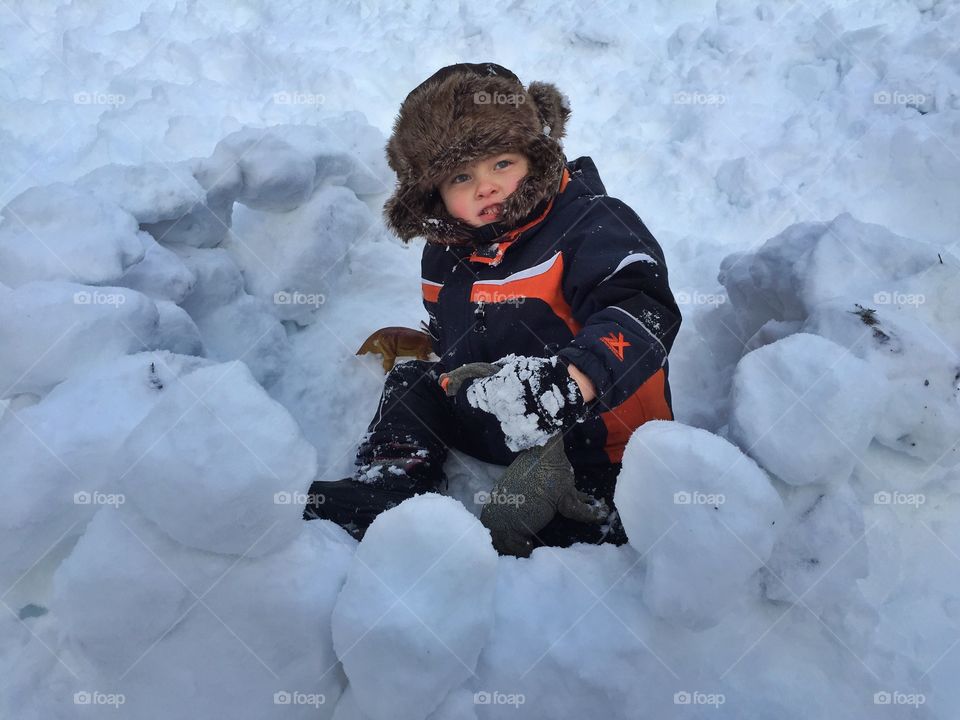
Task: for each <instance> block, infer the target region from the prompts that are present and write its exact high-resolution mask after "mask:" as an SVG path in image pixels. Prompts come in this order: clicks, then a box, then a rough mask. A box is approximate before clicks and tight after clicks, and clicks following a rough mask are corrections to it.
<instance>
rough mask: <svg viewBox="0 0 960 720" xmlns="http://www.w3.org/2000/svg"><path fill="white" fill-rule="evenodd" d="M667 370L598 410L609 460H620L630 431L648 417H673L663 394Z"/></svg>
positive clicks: (660, 371) (649, 418)
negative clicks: (620, 401) (609, 406)
mask: <svg viewBox="0 0 960 720" xmlns="http://www.w3.org/2000/svg"><path fill="white" fill-rule="evenodd" d="M665 382H666V373H664V371H663V368H661V369H659V370H657V372H655V373H654V374H653V375H652V376H651V377H650V379H649V380H647V381H646V382H645V383H644V384H643V385H641V386H640V387H639V388H637V391H636V392H635V393H634V394H633V395H631V396H630V397H628V398H627V399H626V400H624V401H623V402H622V403H620V404H619V405H617V406H616V407H615V408H613V409H612V410H608V411H607V412H603V413H600V417H601V419H602V420H603V424H604V425H606V426H607V443H606V445H604V446H603V449H604V451H605V452H606V453H607V457H608V458H610V462H612V463H618V462H620V461H621V460H622V459H623V449H624V448H625V447H626V445H627V441H628V440H629V439H630V436H631V435H632V434H633V431H634V430H636V429H637V428H638V427H640V426H641V425H643V424H644V423H645V422H647V421H648V420H673V413H672V412H671V411H670V406H669V405H667V398H666V395H665V394H664V385H665Z"/></svg>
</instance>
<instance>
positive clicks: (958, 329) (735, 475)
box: [0, 0, 960, 720]
mask: <svg viewBox="0 0 960 720" xmlns="http://www.w3.org/2000/svg"><path fill="white" fill-rule="evenodd" d="M224 7H225V6H224ZM9 10H10V12H7V13H5V14H0V44H2V46H3V47H4V50H5V51H6V52H5V53H4V57H3V60H2V61H0V97H2V99H3V102H4V107H5V108H9V110H10V111H9V112H6V113H4V114H3V116H2V117H0V136H2V140H3V147H4V149H5V153H6V154H5V162H4V163H3V164H2V166H0V192H2V195H0V467H2V472H0V488H2V490H3V494H4V507H3V509H2V510H0V561H2V562H0V565H2V570H0V579H2V581H3V583H4V585H3V589H2V591H0V598H2V601H3V603H4V605H5V608H6V609H7V610H8V612H6V613H0V638H2V642H0V678H2V680H0V688H2V691H0V708H2V710H0V714H3V715H4V716H10V717H17V718H31V719H36V720H41V719H42V720H49V719H51V718H64V719H66V718H77V717H103V716H104V713H105V712H106V714H108V715H109V714H110V713H114V714H116V715H117V716H118V717H120V716H123V717H130V718H136V719H137V720H139V719H141V718H152V717H155V716H156V715H157V708H163V711H162V712H163V713H164V714H165V715H167V716H172V717H219V716H228V717H232V718H237V719H238V720H239V719H243V718H258V719H259V718H274V717H275V718H289V717H303V718H307V717H310V718H317V717H320V718H331V717H336V718H338V719H339V720H365V719H366V718H372V717H383V716H386V715H390V716H398V717H399V716H402V715H403V716H409V717H424V718H426V717H429V718H431V720H447V719H448V718H449V719H450V720H453V719H454V718H457V719H459V718H488V717H521V716H522V717H531V718H558V717H601V718H630V717H633V716H634V715H635V714H636V708H638V707H642V708H644V712H645V713H646V714H648V715H649V716H650V717H665V718H672V717H681V716H684V717H686V716H690V717H729V718H734V717H736V718H740V717H777V718H784V719H787V718H806V717H839V716H843V717H851V718H873V717H877V716H878V715H884V716H889V717H904V718H906V717H931V718H941V717H943V718H946V717H952V715H953V713H954V709H955V708H956V707H957V706H958V704H960V691H958V690H956V689H955V688H956V683H955V677H956V675H957V672H960V650H957V638H958V637H960V613H958V611H957V606H956V600H955V599H956V598H957V597H960V580H958V578H960V576H958V574H957V572H956V563H957V562H958V560H957V557H958V555H960V521H958V518H960V507H958V495H957V492H956V489H957V487H958V480H960V475H958V465H957V461H958V459H960V458H958V447H957V436H958V433H957V428H958V427H960V400H958V394H960V388H958V382H960V381H958V377H960V360H958V355H960V283H958V282H957V277H958V275H960V272H958V271H960V261H958V259H957V252H956V250H957V245H956V242H957V240H956V231H955V228H956V227H957V225H958V221H960V210H958V208H960V205H958V204H957V203H956V202H954V201H953V200H954V198H955V196H956V195H957V191H958V189H960V185H958V178H960V160H958V158H960V150H958V149H957V148H958V147H960V143H958V138H960V132H958V128H960V125H958V123H957V113H958V111H960V103H958V98H957V95H956V91H955V88H956V87H957V75H958V66H957V63H956V62H955V56H956V50H955V48H954V47H953V46H954V43H955V39H956V37H957V35H958V33H960V13H958V11H957V8H956V7H954V6H953V5H951V4H949V3H943V2H927V1H924V2H892V1H889V2H880V3H873V4H863V3H859V4H857V3H855V4H849V5H845V6H843V7H838V6H836V4H834V5H829V4H827V3H824V2H813V3H810V4H807V3H804V4H802V5H799V6H798V5H794V6H789V7H787V6H783V7H781V6H779V5H776V4H773V5H770V4H760V5H757V4H756V3H740V2H730V1H726V0H725V1H723V2H720V3H714V2H707V3H680V4H678V3H668V2H660V1H659V0H658V2H654V3H650V4H645V5H643V6H640V5H637V6H636V7H629V8H624V7H621V6H616V5H609V6H606V7H599V8H598V7H595V6H581V5H576V4H567V5H564V4H560V5H553V6H550V7H549V8H547V7H546V6H545V7H544V8H543V9H539V8H521V9H520V11H518V10H517V8H507V7H504V6H503V4H500V3H494V4H492V5H482V4H472V5H468V6H459V5H451V6H436V5H432V4H422V3H413V4H410V5H409V6H404V7H402V8H401V7H399V6H398V7H395V8H390V7H375V6H372V5H370V4H366V3H360V4H359V5H357V4H353V5H351V4H349V3H348V4H346V5H344V6H342V7H338V8H336V9H335V10H329V11H324V10H318V9H317V7H316V5H315V4H303V3H300V4H288V3H283V2H280V3H278V4H274V5H270V6H269V7H268V6H267V5H265V4H263V3H258V2H250V3H246V4H244V5H243V6H231V7H230V8H229V9H226V10H225V9H224V8H223V7H219V6H216V5H212V4H197V3H192V4H191V3H175V2H173V1H172V0H169V1H168V0H159V1H158V2H155V3H152V4H151V6H150V7H149V8H146V9H145V8H142V7H138V6H137V4H136V3H121V2H113V3H110V2H107V3H97V4H90V3H87V4H78V3H72V4H70V5H69V6H62V7H52V6H49V5H46V4H35V3H26V2H14V3H13V4H12V5H11V7H10V8H9ZM318 13H319V14H318ZM318 27H322V28H324V31H323V32H318V30H317V28H318ZM358 28H359V30H358ZM423 28H429V29H430V33H429V34H430V39H431V42H430V43H429V44H427V45H424V44H423V43H421V42H419V41H420V40H421V39H422V37H423V33H422V32H420V31H421V30H423ZM558 40H559V41H560V42H561V43H562V44H563V46H564V47H565V48H566V52H564V53H562V54H560V55H556V54H550V53H544V52H542V49H543V48H544V47H555V46H556V43H557V42H558ZM51 47H55V48H56V53H55V54H54V53H51V51H50V48H51ZM411 47H417V48H419V51H418V52H415V53H411V52H410V48H411ZM491 47H493V48H499V50H497V52H495V53H494V54H495V55H499V57H494V58H491V59H494V60H497V61H499V62H502V63H504V64H505V65H507V66H508V67H511V68H512V69H514V70H516V71H517V72H518V73H519V74H520V76H521V77H522V78H523V79H524V80H525V81H528V82H529V81H531V80H545V81H553V82H556V83H557V84H558V85H559V87H560V88H561V90H562V91H564V92H565V93H566V94H567V95H568V96H569V97H570V98H571V105H572V107H573V115H572V117H571V126H570V130H569V136H568V139H567V141H566V143H565V144H566V148H567V152H568V155H569V156H570V157H571V158H572V157H576V156H578V155H581V154H589V155H591V156H592V157H593V158H594V159H595V160H596V162H597V165H598V167H599V168H600V170H601V172H602V174H603V178H604V181H605V183H606V186H607V187H608V189H609V190H610V192H611V194H612V195H615V196H618V197H621V198H623V199H624V200H625V201H627V202H628V203H629V204H630V205H631V206H632V207H634V208H635V209H636V210H637V212H638V214H639V215H640V216H641V217H643V218H644V221H645V222H646V223H647V225H648V226H649V227H650V228H651V230H652V231H653V233H654V235H655V236H656V237H657V238H658V239H659V240H660V241H661V243H662V244H663V246H664V250H665V254H666V257H667V260H668V264H669V266H670V273H671V284H672V287H673V288H674V290H675V293H676V295H677V299H678V301H679V303H680V304H681V309H682V311H683V314H684V325H683V329H682V331H681V334H680V336H679V337H678V340H677V343H676V345H675V347H674V350H673V351H672V353H671V358H670V372H671V384H672V389H673V399H674V403H675V408H676V411H677V416H678V419H679V420H680V421H681V422H679V423H674V424H668V423H654V424H651V425H649V426H647V427H645V428H643V429H642V430H641V431H640V432H638V433H636V434H635V435H634V437H633V438H632V439H631V441H630V444H629V445H628V447H627V449H626V454H625V462H624V468H623V470H622V472H621V475H620V478H619V484H618V490H617V500H618V503H619V505H620V507H619V510H620V512H621V514H622V516H623V520H624V523H625V524H626V525H627V527H628V532H629V534H630V544H628V545H626V546H623V547H614V546H609V545H607V546H583V545H580V546H574V547H572V548H568V549H556V548H541V549H538V550H536V551H535V552H534V553H533V554H532V556H531V557H530V558H529V559H525V560H518V559H515V558H496V557H494V555H493V554H492V552H493V551H492V549H491V547H490V545H489V540H488V538H487V537H486V533H485V532H484V531H483V530H482V527H481V526H480V525H479V524H478V523H477V521H476V519H475V518H473V517H472V516H471V515H470V514H468V513H467V512H464V510H463V508H462V507H461V506H460V505H458V504H457V503H456V501H455V500H454V499H451V498H443V497H438V496H435V495H431V496H421V497H419V498H415V499H414V500H411V501H409V502H408V503H404V504H402V505H400V506H398V507H396V508H393V509H391V510H390V511H388V512H387V513H385V514H384V515H382V516H381V517H380V518H378V519H377V521H376V522H375V523H374V524H373V526H372V527H371V531H370V535H369V536H368V538H367V539H366V540H365V541H364V542H363V543H361V544H360V545H359V546H358V545H357V544H356V543H355V542H354V541H353V540H352V539H351V538H350V537H349V536H348V535H347V534H346V533H345V532H343V531H342V530H341V529H339V528H338V527H336V526H335V525H333V524H332V523H329V522H325V521H314V522H311V523H302V522H301V521H300V519H299V517H298V512H299V508H300V507H301V506H302V503H303V501H304V499H305V498H303V497H301V496H302V494H303V493H304V492H305V491H306V488H307V487H308V485H309V482H310V480H311V479H313V477H314V476H320V477H324V478H329V479H336V478H339V477H343V476H345V475H346V474H347V473H348V472H350V471H352V469H353V468H352V460H353V453H354V450H355V447H356V443H357V441H358V439H359V438H360V436H361V434H362V432H363V430H364V429H365V428H366V426H367V423H368V422H369V421H370V419H371V418H372V417H374V415H375V413H376V409H377V402H378V398H379V393H380V388H381V387H382V383H383V373H382V370H381V368H380V364H379V361H378V359H377V358H375V357H362V358H355V357H354V355H353V353H354V352H355V351H356V349H357V347H358V346H359V344H360V342H361V341H362V340H363V339H364V338H365V337H367V336H368V335H369V334H370V333H371V332H372V331H373V330H376V329H377V327H380V326H388V325H403V326H408V327H417V326H418V325H419V321H420V320H421V319H422V318H423V308H422V304H421V302H420V296H419V293H418V283H419V280H418V278H419V250H420V246H419V244H418V243H413V244H411V245H410V246H404V245H402V244H400V243H399V242H397V241H396V240H395V239H392V238H390V237H389V236H388V235H387V233H386V232H385V229H384V228H383V225H382V223H381V222H379V219H378V216H379V213H380V206H381V204H382V201H383V200H384V199H385V196H386V193H387V192H389V190H390V188H391V187H392V185H393V181H394V178H393V176H392V174H391V173H390V172H389V171H388V170H387V167H386V164H385V160H384V157H383V143H384V136H385V134H386V133H388V132H389V130H390V123H391V121H392V120H393V117H394V113H395V112H396V109H397V107H398V104H399V102H400V100H402V98H403V96H404V95H405V93H407V92H408V91H409V90H410V89H412V88H413V87H414V86H415V85H416V84H417V83H419V82H420V81H422V80H423V79H424V77H426V75H427V74H428V73H429V72H432V71H433V70H435V69H436V68H438V67H440V66H441V65H444V64H448V63H450V62H456V61H463V60H476V59H477V57H473V58H470V57H467V56H469V55H471V54H473V55H475V56H476V55H479V56H481V57H480V59H481V60H482V59H483V56H489V53H490V48H491ZM371 48H375V49H376V52H371ZM425 48H427V49H426V50H425ZM464 53H466V56H465V55H464ZM398 58H401V59H404V60H405V61H402V62H398V61H397V59H398ZM358 69H359V70H358ZM611 88H616V90H615V91H611ZM320 91H322V93H321V92H320ZM341 110H347V112H341ZM356 110H362V111H363V113H364V114H361V113H360V112H356ZM367 118H370V121H369V123H368V121H367ZM614 138H615V139H616V140H615V142H614V141H612V140H611V139H614ZM637 158H642V159H643V161H642V162H637ZM831 218H832V219H831ZM705 228H709V230H708V231H707V230H705ZM768 238H769V239H768ZM718 268H720V274H719V279H718V275H717V270H718ZM732 443H736V446H734V445H733V444H732ZM447 471H448V475H449V476H450V477H451V487H450V488H449V491H448V492H449V494H450V495H451V496H453V497H454V498H456V499H458V500H460V501H462V503H463V504H466V505H467V508H468V510H470V511H471V512H473V513H476V512H478V511H479V507H480V506H479V505H478V504H477V503H475V502H473V498H474V497H475V494H476V493H479V492H483V491H484V490H487V489H489V487H491V486H492V483H493V481H494V480H495V479H496V476H497V474H498V472H499V471H500V470H498V468H497V467H496V466H487V465H484V464H482V463H478V462H474V461H473V460H472V459H471V458H468V457H466V456H463V455H462V454H458V453H451V456H450V461H449V462H448V467H447ZM721 498H722V500H723V502H719V501H720V500H721ZM378 578H379V579H378ZM381 580H382V581H384V582H381ZM398 597H399V598H400V599H402V602H400V601H399V600H398ZM571 679H573V681H571ZM40 688H42V690H40ZM880 705H882V706H883V707H878V706H880ZM104 706H108V707H104ZM682 706H687V707H682Z"/></svg>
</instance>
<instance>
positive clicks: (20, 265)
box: [0, 183, 144, 287]
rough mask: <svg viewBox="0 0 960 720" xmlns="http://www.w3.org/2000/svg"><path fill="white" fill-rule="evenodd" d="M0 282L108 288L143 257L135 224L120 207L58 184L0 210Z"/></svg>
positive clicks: (27, 193)
mask: <svg viewBox="0 0 960 720" xmlns="http://www.w3.org/2000/svg"><path fill="white" fill-rule="evenodd" d="M0 218H2V221H0V280H2V281H3V282H4V283H5V284H7V285H9V286H11V287H17V286H19V285H23V284H24V283H28V282H30V281H32V280H67V281H71V282H79V283H90V284H91V285H98V284H109V283H111V282H112V281H114V280H116V279H117V278H119V277H120V276H121V275H122V274H123V272H124V271H125V270H126V269H127V268H128V267H130V266H131V265H134V264H135V263H138V262H139V261H140V260H141V259H142V258H143V254H144V247H143V243H142V241H141V240H140V238H139V237H138V235H139V234H140V233H139V231H138V230H137V222H136V220H135V219H134V218H133V217H132V216H131V215H130V214H129V213H127V212H125V211H124V210H121V209H120V208H119V207H117V206H116V205H112V204H110V203H108V202H103V201H100V200H98V199H97V198H96V197H94V196H92V195H90V194H87V193H84V192H80V191H78V190H77V189H75V188H73V187H70V186H69V185H64V184H63V183H56V184H54V185H50V186H49V187H35V188H30V189H29V190H25V191H24V192H23V193H21V194H20V195H18V196H17V197H15V198H14V199H13V200H11V201H10V203H9V204H7V205H6V207H4V208H3V210H0Z"/></svg>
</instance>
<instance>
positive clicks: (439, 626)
mask: <svg viewBox="0 0 960 720" xmlns="http://www.w3.org/2000/svg"><path fill="white" fill-rule="evenodd" d="M427 519H429V520H430V522H429V523H427V522H424V521H425V520H427ZM438 548H443V551H442V552H441V553H438V552H437V549H438ZM496 572H497V553H496V551H495V550H494V549H493V545H492V544H491V541H490V533H489V531H488V530H487V529H486V528H485V527H483V526H482V525H481V524H480V521H479V520H477V519H476V518H475V517H473V516H472V515H470V514H469V513H468V512H467V511H466V510H465V509H464V507H463V505H461V504H460V503H459V502H457V501H456V500H453V499H451V498H445V497H440V496H437V495H433V494H427V495H419V496H417V497H415V498H412V499H411V500H408V501H406V502H404V503H401V504H400V505H399V506H397V507H396V508H393V509H391V510H389V511H387V512H385V513H383V514H381V515H380V516H378V517H377V519H376V520H374V521H373V523H372V524H371V526H370V529H369V531H368V532H367V534H366V535H365V536H364V538H363V542H362V543H360V546H359V547H358V549H357V553H356V555H355V556H354V558H353V566H352V568H351V570H350V574H349V576H348V577H347V582H346V584H345V585H344V587H343V590H342V591H341V592H340V597H339V599H338V600H337V605H336V607H335V608H334V612H333V618H332V622H333V639H334V647H335V648H336V650H337V654H338V656H339V657H340V659H341V662H342V663H343V669H344V672H346V674H347V677H348V678H349V680H350V688H351V690H352V691H353V695H354V698H355V701H356V703H357V705H358V706H359V707H360V708H361V709H362V711H363V712H364V713H365V714H366V716H367V717H370V718H375V719H384V720H385V719H386V718H394V717H404V718H411V720H412V719H413V718H426V717H427V716H428V715H430V713H431V712H433V711H434V710H435V709H436V708H437V707H438V706H439V705H440V704H441V702H442V701H443V700H444V698H445V697H446V696H447V694H448V693H449V692H450V691H451V690H454V689H456V688H458V687H459V686H460V685H461V684H462V683H463V682H464V681H465V680H467V679H469V678H470V677H471V676H472V675H473V674H474V670H475V668H476V662H477V656H478V655H479V654H480V650H481V649H482V648H483V647H484V645H486V643H487V642H488V636H489V634H490V628H491V625H492V621H493V594H494V586H495V584H496Z"/></svg>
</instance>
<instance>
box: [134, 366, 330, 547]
mask: <svg viewBox="0 0 960 720" xmlns="http://www.w3.org/2000/svg"><path fill="white" fill-rule="evenodd" d="M117 463H118V466H117V469H118V470H119V471H120V474H119V476H118V480H119V482H120V487H121V489H122V490H123V491H124V493H125V494H126V496H127V497H128V498H129V499H130V501H131V502H132V503H133V505H134V506H136V508H137V509H138V510H139V511H140V512H141V513H142V514H143V515H144V516H145V517H147V518H148V519H150V520H152V521H153V522H154V523H156V524H157V526H158V527H160V528H161V529H163V530H164V531H165V532H167V533H168V534H169V535H170V536H171V537H172V538H173V539H174V540H176V541H178V542H181V543H183V544H184V545H188V546H190V547H194V548H197V549H199V550H207V551H209V552H218V553H226V554H235V555H248V556H252V557H258V556H260V555H264V554H266V553H269V552H272V551H275V550H277V549H279V548H280V547H282V546H283V545H285V544H286V543H288V542H290V541H291V540H292V539H293V538H294V537H295V536H296V535H297V533H298V532H299V529H300V525H301V516H302V514H303V503H301V502H298V501H297V496H298V495H301V494H302V493H303V490H304V488H306V487H308V486H309V485H310V482H311V481H312V480H313V479H314V477H315V476H316V472H317V456H316V450H315V449H314V448H313V447H312V446H311V445H310V444H309V443H307V442H306V441H305V440H304V438H303V436H302V435H301V434H300V429H299V428H298V427H297V424H296V422H294V420H293V418H291V417H290V415H289V413H288V412H287V411H286V410H285V409H284V408H283V406H281V405H280V404H279V403H277V402H276V401H274V400H272V399H271V398H270V397H269V396H268V395H267V394H266V392H265V391H264V390H263V388H262V387H260V386H259V385H258V384H257V383H256V381H255V380H254V379H253V376H252V375H251V374H250V371H249V370H248V369H247V366H246V365H244V364H243V363H240V362H232V363H225V364H222V365H211V366H209V367H204V368H199V369H197V370H194V371H193V372H191V373H189V374H186V375H184V376H183V377H181V378H179V381H178V382H177V383H176V384H175V385H174V387H172V388H170V390H169V392H167V393H166V394H164V395H163V397H162V398H161V399H160V400H159V401H158V402H157V403H156V404H155V405H154V406H153V407H152V408H151V409H150V412H149V413H147V415H146V417H145V418H144V419H143V421H142V422H141V423H140V424H139V425H138V426H137V428H136V430H135V431H134V432H133V433H131V435H130V437H129V438H127V440H126V441H125V442H124V445H123V448H122V449H121V450H120V452H119V453H118V456H117Z"/></svg>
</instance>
